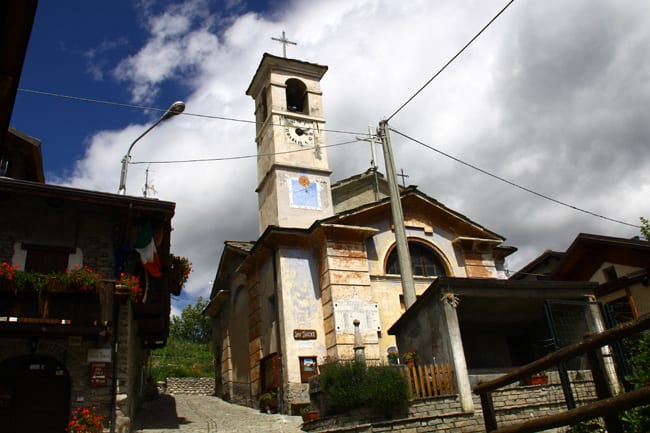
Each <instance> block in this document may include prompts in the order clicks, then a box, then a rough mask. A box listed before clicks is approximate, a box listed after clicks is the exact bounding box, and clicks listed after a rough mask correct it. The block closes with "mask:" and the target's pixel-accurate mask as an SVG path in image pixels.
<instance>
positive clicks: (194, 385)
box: [166, 377, 214, 395]
mask: <svg viewBox="0 0 650 433" xmlns="http://www.w3.org/2000/svg"><path fill="white" fill-rule="evenodd" d="M166 383H167V384H166V392H167V394H193V395H214V377H168V378H167V381H166Z"/></svg>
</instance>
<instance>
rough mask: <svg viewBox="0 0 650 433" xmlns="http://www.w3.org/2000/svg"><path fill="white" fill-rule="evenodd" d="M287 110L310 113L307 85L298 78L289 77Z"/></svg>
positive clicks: (287, 82) (287, 83)
mask: <svg viewBox="0 0 650 433" xmlns="http://www.w3.org/2000/svg"><path fill="white" fill-rule="evenodd" d="M285 84H286V86H287V87H286V97H287V111H291V112H293V113H302V114H309V113H308V112H307V107H308V103H307V102H308V101H307V86H305V83H303V82H302V81H300V80H298V79H297V78H289V79H288V80H287V81H286V82H285Z"/></svg>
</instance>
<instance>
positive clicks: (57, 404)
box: [0, 355, 70, 433]
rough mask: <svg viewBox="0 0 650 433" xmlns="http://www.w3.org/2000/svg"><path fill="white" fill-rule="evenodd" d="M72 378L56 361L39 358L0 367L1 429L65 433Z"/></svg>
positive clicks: (22, 432) (17, 432)
mask: <svg viewBox="0 0 650 433" xmlns="http://www.w3.org/2000/svg"><path fill="white" fill-rule="evenodd" d="M69 412H70V377H69V375H68V372H67V371H66V370H65V368H63V366H62V365H61V364H59V363H58V362H57V361H56V360H54V359H52V358H49V357H46V356H39V355H28V356H22V357H17V358H10V359H8V360H6V361H4V362H3V363H2V364H0V426H2V429H1V430H2V432H6V433H64V432H65V428H66V426H67V423H68V417H69Z"/></svg>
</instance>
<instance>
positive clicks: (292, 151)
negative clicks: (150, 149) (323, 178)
mask: <svg viewBox="0 0 650 433" xmlns="http://www.w3.org/2000/svg"><path fill="white" fill-rule="evenodd" d="M358 141H359V140H350V141H344V142H342V143H334V144H328V145H325V146H313V147H303V148H301V149H295V150H287V151H284V152H275V153H260V154H255V155H239V156H226V157H220V158H216V157H215V158H200V159H176V160H166V161H132V162H130V163H129V164H184V163H191V162H211V161H232V160H235V159H249V158H257V157H262V156H275V155H284V154H287V153H296V152H307V151H311V150H316V149H319V148H324V147H336V146H343V145H345V144H352V143H356V142H358Z"/></svg>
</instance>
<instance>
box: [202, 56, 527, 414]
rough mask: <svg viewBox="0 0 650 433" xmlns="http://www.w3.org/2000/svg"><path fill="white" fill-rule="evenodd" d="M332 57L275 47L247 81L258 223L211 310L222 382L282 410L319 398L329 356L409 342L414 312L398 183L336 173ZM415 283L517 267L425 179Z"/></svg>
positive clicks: (243, 398)
mask: <svg viewBox="0 0 650 433" xmlns="http://www.w3.org/2000/svg"><path fill="white" fill-rule="evenodd" d="M326 71H327V67H326V66H322V65H317V64H312V63H307V62H303V61H299V60H294V59H287V58H280V57H275V56H272V55H269V54H264V56H263V58H262V61H261V63H260V65H259V67H258V69H257V71H256V73H255V75H254V77H253V80H252V82H251V84H250V86H249V88H248V90H247V92H246V94H247V95H249V96H251V97H252V98H253V100H254V102H255V118H256V121H257V130H256V137H255V139H256V142H257V149H258V188H257V193H258V202H259V235H258V238H257V240H255V241H226V242H225V245H224V249H223V253H222V255H221V259H220V262H219V266H218V269H217V273H216V277H215V281H214V285H213V288H212V293H211V297H210V298H211V299H210V304H209V305H208V307H207V308H206V314H208V315H210V316H211V317H212V318H213V339H214V341H213V344H214V347H215V360H216V384H217V385H216V388H217V389H216V392H217V395H219V396H223V397H224V398H226V399H229V400H232V401H235V402H238V403H242V404H246V405H250V406H257V405H258V395H259V394H260V393H261V392H264V391H269V390H274V391H277V393H278V397H279V405H280V408H279V409H280V410H281V411H283V412H287V413H289V412H292V411H294V410H295V406H297V405H299V404H301V403H306V402H308V401H309V396H308V393H307V391H308V384H307V381H308V379H309V377H310V376H311V375H313V374H315V373H316V372H317V370H318V366H319V364H322V363H324V362H325V363H326V362H328V361H329V360H345V359H352V358H353V357H354V347H353V346H354V326H353V322H354V321H355V320H358V321H359V322H360V325H359V328H360V332H361V334H362V339H363V345H364V346H365V357H366V359H368V360H369V361H371V362H373V361H377V362H384V361H386V357H387V354H388V353H389V352H391V351H394V350H397V348H396V347H395V346H396V341H395V338H394V337H393V336H390V335H388V334H387V332H386V331H387V330H388V328H389V327H390V326H391V325H392V324H393V323H394V322H395V321H396V320H397V319H398V318H399V317H400V316H401V315H402V313H403V312H404V302H403V300H402V286H401V280H400V275H399V265H398V260H397V252H396V249H395V237H394V233H393V222H392V217H391V210H390V203H389V199H388V197H387V191H388V188H387V184H386V181H385V179H384V178H383V176H381V174H380V173H378V172H377V171H376V170H369V171H367V172H365V173H362V174H359V175H357V176H353V177H351V178H348V179H344V180H341V181H339V182H336V183H334V184H332V183H331V180H330V177H331V170H330V167H329V163H328V158H327V148H326V130H325V115H324V111H323V103H322V99H323V95H322V92H321V89H320V80H321V79H322V77H323V75H324V74H325V72H326ZM401 195H402V206H403V212H404V216H405V225H406V232H407V236H408V243H409V249H410V253H411V257H412V261H413V271H414V275H415V286H416V292H417V294H421V293H422V292H424V290H425V289H426V288H427V287H428V286H429V285H430V284H431V283H432V282H433V281H435V280H436V278H438V277H439V276H449V277H456V278H468V277H472V278H492V279H494V278H496V279H503V278H505V272H504V262H505V258H506V257H507V256H508V255H509V254H511V253H512V252H514V251H515V249H514V248H512V247H507V246H504V245H503V242H504V240H505V239H504V238H503V237H502V236H500V235H499V234H497V233H494V232H493V231H491V230H489V229H487V228H485V227H483V226H481V225H480V224H478V223H476V222H474V221H472V220H470V219H469V218H467V217H466V216H464V215H462V214H460V213H458V212H455V211H454V210H452V209H449V208H447V207H446V206H444V205H443V204H442V203H440V202H438V201H437V200H435V199H433V198H431V197H429V196H427V195H426V194H425V193H423V192H422V191H420V190H419V189H418V188H417V187H414V186H410V187H408V188H403V189H402V191H401Z"/></svg>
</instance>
